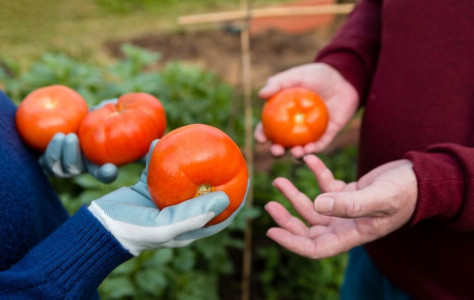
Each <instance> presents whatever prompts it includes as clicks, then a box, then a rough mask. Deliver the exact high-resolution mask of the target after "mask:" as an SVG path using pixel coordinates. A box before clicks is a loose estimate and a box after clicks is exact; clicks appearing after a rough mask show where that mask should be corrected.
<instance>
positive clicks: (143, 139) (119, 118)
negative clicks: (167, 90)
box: [79, 93, 166, 166]
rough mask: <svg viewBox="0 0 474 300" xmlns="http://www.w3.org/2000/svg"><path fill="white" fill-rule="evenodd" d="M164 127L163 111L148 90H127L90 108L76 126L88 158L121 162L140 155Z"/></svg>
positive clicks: (160, 133)
mask: <svg viewBox="0 0 474 300" xmlns="http://www.w3.org/2000/svg"><path fill="white" fill-rule="evenodd" d="M165 129H166V116H165V111H164V109H163V106H162V104H161V102H160V101H159V100H158V99H157V98H155V97H154V96H152V95H150V94H147V93H128V94H125V95H122V96H121V97H119V98H118V100H117V103H108V104H106V105H104V106H102V107H101V108H98V109H97V110H94V111H91V112H90V113H89V114H88V115H87V116H86V117H85V118H84V120H83V121H82V124H81V126H80V128H79V140H80V141H81V149H82V151H83V152H84V155H85V156H86V157H87V158H88V159H89V160H90V161H92V162H94V163H96V164H105V163H113V164H116V165H118V166H120V165H124V164H127V163H131V162H134V161H136V160H138V159H140V158H141V157H143V156H144V155H145V154H146V153H147V152H148V149H149V147H150V144H151V142H152V141H153V140H155V139H158V138H160V137H162V136H163V133H164V132H165Z"/></svg>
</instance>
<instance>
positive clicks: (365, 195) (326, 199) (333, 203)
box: [314, 188, 391, 218]
mask: <svg viewBox="0 0 474 300" xmlns="http://www.w3.org/2000/svg"><path fill="white" fill-rule="evenodd" d="M380 195H383V194H380V193H377V192H376V191H373V189H370V188H366V189H362V190H357V191H350V192H337V193H326V194H321V195H319V196H318V197H317V198H316V199H315V201H314V208H315V210H316V212H317V213H320V214H323V215H329V216H335V217H340V218H360V217H368V216H382V215H385V214H388V213H389V212H390V211H389V209H390V207H391V206H390V205H389V203H386V202H387V201H384V200H383V198H384V197H381V196H380Z"/></svg>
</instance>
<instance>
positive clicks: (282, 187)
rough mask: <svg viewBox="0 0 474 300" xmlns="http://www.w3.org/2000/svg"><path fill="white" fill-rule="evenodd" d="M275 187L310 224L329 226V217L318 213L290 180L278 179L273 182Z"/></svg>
mask: <svg viewBox="0 0 474 300" xmlns="http://www.w3.org/2000/svg"><path fill="white" fill-rule="evenodd" d="M273 185H274V186H275V187H276V188H277V189H278V190H279V191H280V192H281V193H282V194H283V195H284V196H285V197H286V198H287V199H288V200H289V201H290V203H291V205H292V206H293V207H294V208H295V210H296V212H297V213H298V214H300V215H301V216H302V217H303V219H305V220H306V221H307V222H309V223H310V224H312V225H315V224H327V222H329V218H328V217H327V216H323V215H319V214H318V213H316V211H315V210H314V206H313V205H314V204H313V202H312V201H311V200H310V199H309V198H308V197H307V196H306V195H305V194H303V193H301V192H300V191H299V190H298V189H297V188H296V187H295V186H294V185H293V184H292V183H291V182H290V181H289V180H288V179H286V178H281V177H280V178H277V179H275V180H274V181H273Z"/></svg>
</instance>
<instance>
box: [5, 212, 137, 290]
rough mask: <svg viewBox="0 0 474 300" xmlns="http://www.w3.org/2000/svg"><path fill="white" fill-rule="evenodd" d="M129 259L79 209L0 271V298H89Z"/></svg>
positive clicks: (89, 215) (128, 253)
mask: <svg viewBox="0 0 474 300" xmlns="http://www.w3.org/2000/svg"><path fill="white" fill-rule="evenodd" d="M131 257H132V254H130V252H128V251H127V250H125V249H124V248H123V247H122V246H121V245H120V243H119V242H118V241H117V240H116V239H115V238H114V237H113V235H112V234H110V233H109V232H108V231H107V230H106V229H105V228H104V227H103V226H102V225H101V223H100V222H99V221H98V220H97V219H96V218H94V216H93V215H92V214H91V213H90V212H89V211H88V209H87V208H86V207H84V208H82V209H80V210H79V211H78V212H77V213H76V214H75V215H74V216H72V217H71V218H70V219H69V220H68V221H66V222H65V223H64V224H63V225H62V226H60V227H59V228H58V229H57V230H56V231H54V232H53V233H52V234H51V235H50V236H49V237H48V238H46V239H45V240H43V241H42V242H41V243H40V244H38V245H37V246H36V247H35V248H33V249H32V250H31V251H30V252H29V253H28V254H27V255H26V256H25V257H24V258H23V259H22V260H20V261H19V262H18V263H16V264H15V265H13V266H12V267H10V268H9V269H7V270H3V271H1V272H0V298H2V299H90V298H91V297H92V295H93V293H95V292H96V290H97V288H98V286H99V284H100V283H101V282H102V280H103V279H104V278H105V277H106V276H107V275H108V274H109V273H110V272H111V271H112V270H113V269H114V268H115V267H117V266H118V265H119V264H121V263H123V262H125V261H126V260H128V259H130V258H131Z"/></svg>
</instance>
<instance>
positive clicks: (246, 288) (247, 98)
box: [240, 0, 254, 300]
mask: <svg viewBox="0 0 474 300" xmlns="http://www.w3.org/2000/svg"><path fill="white" fill-rule="evenodd" d="M240 9H241V11H242V13H244V14H245V19H244V21H245V23H244V26H243V28H242V30H241V32H240V46H241V55H242V84H243V92H244V118H245V157H246V160H247V167H248V169H249V179H250V182H251V184H252V185H253V182H252V180H253V169H254V168H253V165H254V163H253V124H252V72H251V71H252V70H251V61H250V30H249V26H250V5H249V0H240ZM252 185H251V186H250V187H249V191H248V193H247V202H246V206H247V208H251V207H252V206H253V190H252ZM251 274H252V220H251V219H248V220H247V224H246V227H245V236H244V253H243V261H242V295H241V299H242V300H249V299H250V280H251Z"/></svg>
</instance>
